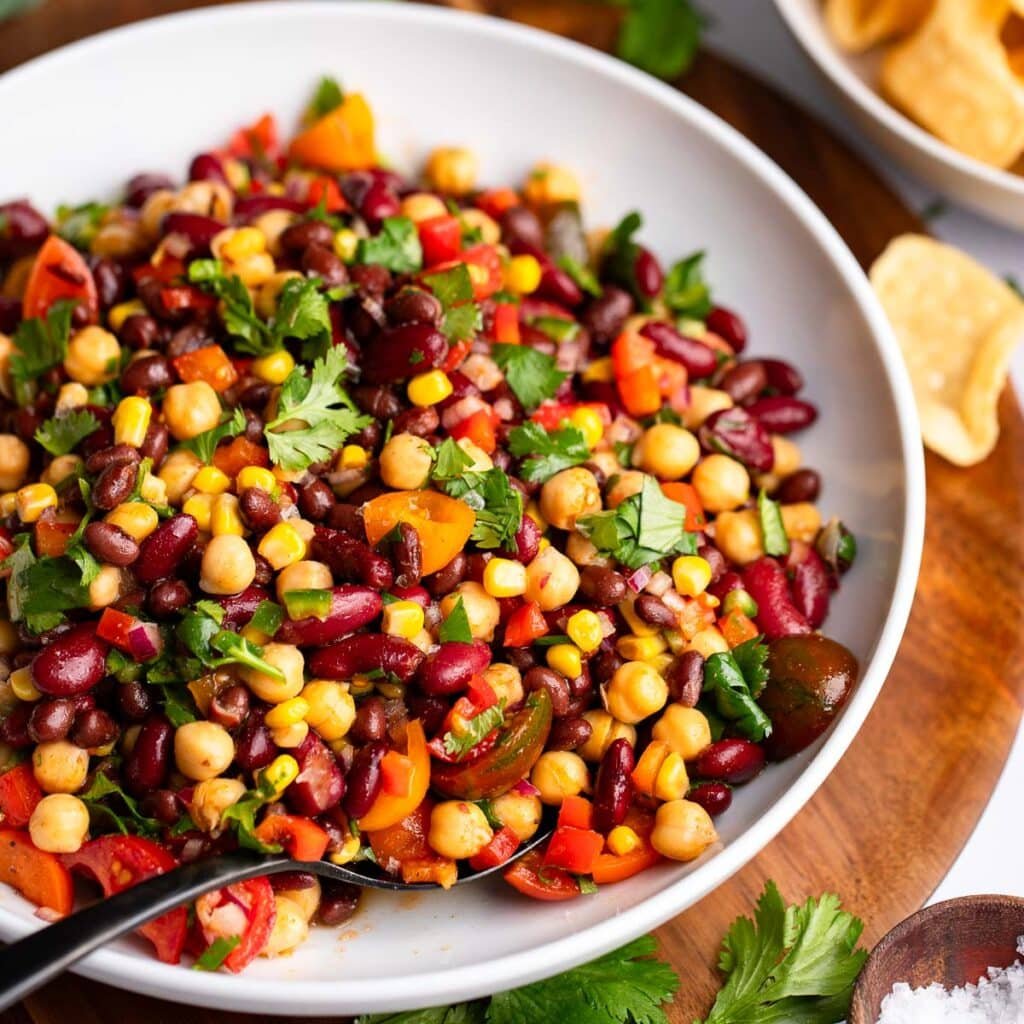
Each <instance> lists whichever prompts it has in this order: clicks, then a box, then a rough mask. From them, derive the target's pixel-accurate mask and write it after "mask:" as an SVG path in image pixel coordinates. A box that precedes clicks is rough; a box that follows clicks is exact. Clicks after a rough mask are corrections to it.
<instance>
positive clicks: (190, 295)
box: [160, 284, 217, 313]
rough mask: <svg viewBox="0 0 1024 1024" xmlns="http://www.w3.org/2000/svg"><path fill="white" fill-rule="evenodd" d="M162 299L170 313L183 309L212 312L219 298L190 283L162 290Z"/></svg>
mask: <svg viewBox="0 0 1024 1024" xmlns="http://www.w3.org/2000/svg"><path fill="white" fill-rule="evenodd" d="M160 301H161V302H162V303H163V304H164V306H165V308H166V309H167V311H168V312H170V313H178V312H180V311H181V310H183V309H186V310H196V311H197V312H200V313H211V312H213V310H214V309H215V308H216V305H217V298H216V296H214V295H207V294H206V292H204V291H201V290H200V289H198V288H195V287H193V286H192V285H190V284H179V285H173V286H172V287H169V288H162V289H161V290H160Z"/></svg>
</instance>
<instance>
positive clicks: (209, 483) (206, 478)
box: [192, 466, 231, 494]
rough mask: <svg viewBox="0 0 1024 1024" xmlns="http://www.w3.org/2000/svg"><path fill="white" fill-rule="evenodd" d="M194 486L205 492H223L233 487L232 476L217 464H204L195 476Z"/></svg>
mask: <svg viewBox="0 0 1024 1024" xmlns="http://www.w3.org/2000/svg"><path fill="white" fill-rule="evenodd" d="M192 486H193V487H194V488H195V489H196V490H197V491H200V492H202V493H203V494H223V493H224V492H225V491H226V490H228V489H229V488H230V487H231V478H230V477H229V476H228V475H227V473H225V472H223V471H222V470H219V469H218V468H217V467H216V466H203V468H202V469H201V470H199V472H198V473H196V475H195V477H193V479H192Z"/></svg>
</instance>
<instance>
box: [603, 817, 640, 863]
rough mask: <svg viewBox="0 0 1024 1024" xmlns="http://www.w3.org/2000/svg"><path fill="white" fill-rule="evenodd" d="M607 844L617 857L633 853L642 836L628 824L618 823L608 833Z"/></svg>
mask: <svg viewBox="0 0 1024 1024" xmlns="http://www.w3.org/2000/svg"><path fill="white" fill-rule="evenodd" d="M606 842H607V846H608V849H609V851H610V852H611V853H614V854H615V856H616V857H624V856H625V855H626V854H627V853H632V852H633V851H634V850H635V849H636V848H637V847H638V846H639V845H640V837H639V836H638V835H637V834H636V833H635V832H634V831H633V830H632V829H631V828H630V827H629V826H628V825H616V826H615V828H613V829H612V830H611V832H609V833H608V839H607V841H606Z"/></svg>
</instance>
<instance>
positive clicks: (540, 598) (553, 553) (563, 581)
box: [525, 547, 580, 612]
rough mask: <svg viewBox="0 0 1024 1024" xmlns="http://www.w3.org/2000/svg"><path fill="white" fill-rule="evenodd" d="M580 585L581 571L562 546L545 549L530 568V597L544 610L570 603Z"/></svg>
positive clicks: (528, 571) (529, 598)
mask: <svg viewBox="0 0 1024 1024" xmlns="http://www.w3.org/2000/svg"><path fill="white" fill-rule="evenodd" d="M579 585H580V574H579V570H578V569H577V568H576V566H575V565H573V564H572V562H571V561H569V559H568V558H566V557H565V555H563V554H562V552H561V551H559V550H558V548H554V547H547V548H545V549H544V550H543V551H541V552H540V553H539V554H538V555H537V556H536V557H535V558H534V560H533V561H532V562H531V563H530V564H529V565H528V566H527V567H526V595H525V596H526V600H527V601H536V602H537V604H539V605H540V608H541V611H545V612H550V611H554V610H555V609H556V608H561V607H562V606H563V605H567V604H568V603H569V602H570V601H571V600H572V599H573V597H574V596H575V595H576V591H577V590H578V589H579Z"/></svg>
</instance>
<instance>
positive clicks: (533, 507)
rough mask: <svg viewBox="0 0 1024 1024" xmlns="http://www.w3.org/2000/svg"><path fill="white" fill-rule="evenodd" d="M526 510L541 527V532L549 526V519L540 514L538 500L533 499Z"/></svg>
mask: <svg viewBox="0 0 1024 1024" xmlns="http://www.w3.org/2000/svg"><path fill="white" fill-rule="evenodd" d="M524 511H525V513H526V515H528V516H529V517H530V518H531V519H532V520H533V521H534V522H535V523H536V524H537V525H538V526H539V527H540V529H541V533H543V532H544V531H545V530H546V529H547V528H548V523H547V520H546V519H545V518H544V517H543V516H542V515H541V514H540V505H538V504H537V502H535V501H531V502H530V503H529V505H527V506H526V508H525V510H524Z"/></svg>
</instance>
